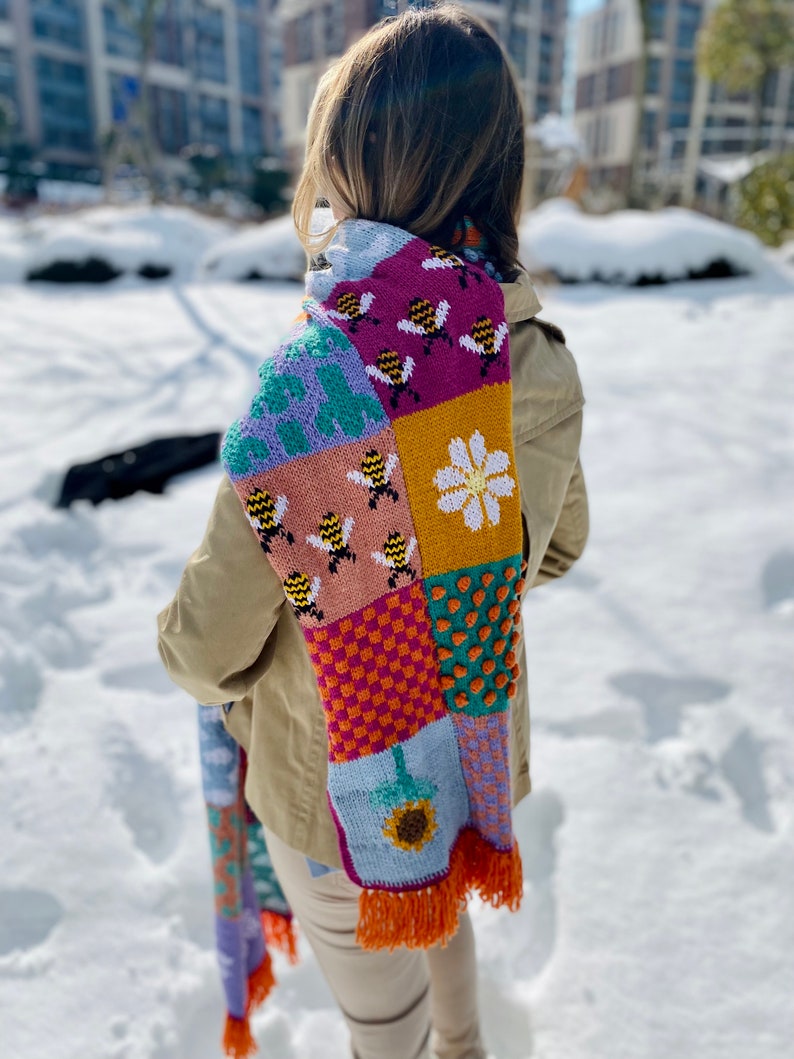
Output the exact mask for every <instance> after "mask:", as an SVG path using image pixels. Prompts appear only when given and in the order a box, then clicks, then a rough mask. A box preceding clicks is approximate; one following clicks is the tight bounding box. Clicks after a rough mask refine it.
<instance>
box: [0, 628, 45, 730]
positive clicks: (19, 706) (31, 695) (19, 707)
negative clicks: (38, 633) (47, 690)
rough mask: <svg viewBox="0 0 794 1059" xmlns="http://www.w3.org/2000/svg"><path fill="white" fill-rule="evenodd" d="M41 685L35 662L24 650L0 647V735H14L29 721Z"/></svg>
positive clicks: (31, 718) (33, 711) (23, 648)
mask: <svg viewBox="0 0 794 1059" xmlns="http://www.w3.org/2000/svg"><path fill="white" fill-rule="evenodd" d="M42 689H43V682H42V678H41V673H40V672H39V662H38V661H37V659H36V658H35V656H34V655H33V653H32V652H31V651H29V650H28V649H27V648H26V647H22V648H18V649H15V648H14V647H13V645H9V646H8V647H7V649H5V650H3V649H2V645H0V732H16V731H18V730H19V729H20V728H25V727H26V726H27V725H28V724H30V722H31V721H32V720H33V714H34V713H35V711H36V708H37V706H38V704H39V699H40V697H41V692H42Z"/></svg>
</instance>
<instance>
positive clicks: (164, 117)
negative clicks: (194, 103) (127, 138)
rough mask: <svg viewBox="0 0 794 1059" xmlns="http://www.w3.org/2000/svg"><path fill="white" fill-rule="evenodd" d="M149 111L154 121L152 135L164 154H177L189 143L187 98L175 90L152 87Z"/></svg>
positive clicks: (157, 86)
mask: <svg viewBox="0 0 794 1059" xmlns="http://www.w3.org/2000/svg"><path fill="white" fill-rule="evenodd" d="M150 92H151V106H150V111H151V114H152V116H153V119H154V130H153V131H154V135H155V137H156V139H157V142H158V143H159V145H160V149H161V150H162V151H165V152H166V154H178V153H179V151H181V150H182V148H183V147H185V146H186V145H187V144H188V143H190V132H189V129H188V117H187V96H186V95H185V93H184V92H180V91H179V89H176V88H163V87H162V86H161V85H153V86H152V88H151V89H150Z"/></svg>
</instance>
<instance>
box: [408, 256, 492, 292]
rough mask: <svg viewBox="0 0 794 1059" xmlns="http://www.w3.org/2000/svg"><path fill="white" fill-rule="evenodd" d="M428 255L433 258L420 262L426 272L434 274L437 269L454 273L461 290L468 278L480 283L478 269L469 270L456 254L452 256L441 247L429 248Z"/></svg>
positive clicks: (480, 278)
mask: <svg viewBox="0 0 794 1059" xmlns="http://www.w3.org/2000/svg"><path fill="white" fill-rule="evenodd" d="M430 253H431V254H432V255H433V256H432V257H429V258H427V259H426V260H425V261H423V262H422V268H423V269H426V270H427V271H428V272H436V271H438V270H439V269H443V270H445V271H452V272H454V273H455V275H456V276H457V277H458V283H460V289H461V290H466V288H467V286H468V280H469V279H470V278H473V279H475V280H476V281H477V283H482V276H481V275H480V272H479V269H476V268H470V267H469V265H467V264H466V262H465V261H463V260H462V258H459V257H458V255H457V254H453V253H452V252H451V251H449V250H445V249H444V248H443V247H441V246H431V247H430Z"/></svg>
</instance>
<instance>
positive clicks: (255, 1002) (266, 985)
mask: <svg viewBox="0 0 794 1059" xmlns="http://www.w3.org/2000/svg"><path fill="white" fill-rule="evenodd" d="M275 984H276V976H275V975H274V974H273V963H272V961H271V959H270V953H267V952H266V953H265V958H264V960H262V962H261V963H260V964H259V966H258V967H257V968H256V970H255V971H252V972H251V973H250V974H249V976H248V1011H249V1013H250V1012H251V1011H253V1010H254V1008H258V1007H259V1005H260V1004H261V1003H263V1002H264V1001H265V1000H267V998H268V996H269V995H270V991H271V989H272V988H273V986H274V985H275Z"/></svg>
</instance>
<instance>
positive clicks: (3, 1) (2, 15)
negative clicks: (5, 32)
mask: <svg viewBox="0 0 794 1059" xmlns="http://www.w3.org/2000/svg"><path fill="white" fill-rule="evenodd" d="M10 14H11V5H10V3H9V0H0V19H7V18H8V17H9V15H10Z"/></svg>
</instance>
